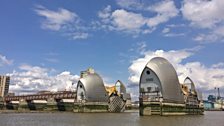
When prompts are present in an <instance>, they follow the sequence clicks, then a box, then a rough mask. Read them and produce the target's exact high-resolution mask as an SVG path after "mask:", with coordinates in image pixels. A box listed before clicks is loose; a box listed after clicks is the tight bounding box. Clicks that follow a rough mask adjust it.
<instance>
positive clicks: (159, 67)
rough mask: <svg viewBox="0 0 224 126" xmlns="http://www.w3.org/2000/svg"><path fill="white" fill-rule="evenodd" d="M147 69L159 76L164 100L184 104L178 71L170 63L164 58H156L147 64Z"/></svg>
mask: <svg viewBox="0 0 224 126" xmlns="http://www.w3.org/2000/svg"><path fill="white" fill-rule="evenodd" d="M146 67H147V68H149V69H151V70H152V71H154V72H155V74H156V75H157V76H158V78H159V80H160V83H161V86H162V96H163V99H164V100H167V101H170V102H181V103H184V96H183V95H182V93H181V87H180V83H179V80H178V77H177V73H176V70H175V69H174V67H173V66H172V64H170V63H169V61H167V60H166V59H164V58H162V57H155V58H153V59H151V60H150V61H149V62H148V63H147V64H146Z"/></svg>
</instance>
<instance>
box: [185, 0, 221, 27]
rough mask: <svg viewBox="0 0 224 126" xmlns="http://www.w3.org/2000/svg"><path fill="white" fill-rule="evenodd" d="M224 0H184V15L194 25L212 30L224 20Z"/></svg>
mask: <svg viewBox="0 0 224 126" xmlns="http://www.w3.org/2000/svg"><path fill="white" fill-rule="evenodd" d="M223 6H224V1H223V0H184V2H183V7H182V13H183V16H184V18H186V19H187V20H190V21H191V24H192V25H195V26H197V27H201V28H212V27H215V25H217V23H220V22H222V21H223V20H224V15H223V11H224V8H223Z"/></svg>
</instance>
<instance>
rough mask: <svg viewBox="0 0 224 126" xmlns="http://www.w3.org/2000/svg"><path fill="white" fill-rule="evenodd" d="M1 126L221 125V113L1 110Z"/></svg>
mask: <svg viewBox="0 0 224 126" xmlns="http://www.w3.org/2000/svg"><path fill="white" fill-rule="evenodd" d="M0 126H224V112H221V111H213V112H205V115H193V116H189V115H188V116H144V117H140V116H139V114H138V113H137V112H133V113H129V112H125V113H59V112H56V113H7V114H4V113H0Z"/></svg>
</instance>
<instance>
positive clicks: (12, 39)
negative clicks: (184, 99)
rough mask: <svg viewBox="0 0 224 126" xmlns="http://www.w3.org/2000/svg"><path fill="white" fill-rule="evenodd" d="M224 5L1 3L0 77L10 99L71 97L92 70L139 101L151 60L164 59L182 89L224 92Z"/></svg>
mask: <svg viewBox="0 0 224 126" xmlns="http://www.w3.org/2000/svg"><path fill="white" fill-rule="evenodd" d="M223 6H224V1H223V0H150V1H149V0H117V1H116V0H97V1H96V0H89V1H87V0H75V1H74V0H66V1H64V0H57V1H51V0H48V1H30V0H20V1H12V0H2V1H1V2H0V45H1V46H0V73H1V74H3V75H10V76H11V85H10V92H16V93H17V94H27V93H35V92H37V91H40V90H51V91H57V90H70V89H73V88H74V85H73V86H72V83H74V84H75V83H76V82H77V80H78V79H79V73H80V71H82V70H85V69H87V68H88V67H93V68H94V69H95V71H97V72H98V73H99V74H100V75H101V76H102V77H103V80H104V82H105V83H106V84H113V83H115V82H116V80H118V79H119V80H121V81H123V82H124V83H125V84H126V86H127V87H128V90H129V91H131V92H132V96H133V97H134V98H137V97H138V82H139V76H140V73H141V71H142V69H143V68H144V66H145V64H146V63H147V62H148V61H149V60H150V59H151V58H153V57H156V56H161V57H165V58H167V59H168V60H169V61H170V62H171V63H172V64H173V65H174V67H175V68H176V70H177V73H178V76H179V80H180V82H183V79H184V78H185V77H187V76H189V77H191V78H192V80H193V81H194V82H195V84H196V87H197V88H198V89H199V90H201V91H202V92H203V93H204V97H206V96H207V95H208V94H215V91H214V88H215V87H219V88H220V89H221V91H222V92H223V91H224V54H223V52H224V43H223V42H224V15H223V12H224V8H223Z"/></svg>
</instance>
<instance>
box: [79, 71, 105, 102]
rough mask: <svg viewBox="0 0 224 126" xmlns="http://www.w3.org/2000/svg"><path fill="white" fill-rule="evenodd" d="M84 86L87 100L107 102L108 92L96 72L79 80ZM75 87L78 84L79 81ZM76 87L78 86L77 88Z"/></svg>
mask: <svg viewBox="0 0 224 126" xmlns="http://www.w3.org/2000/svg"><path fill="white" fill-rule="evenodd" d="M79 82H81V84H82V85H83V86H84V90H85V95H86V100H87V101H89V102H108V94H107V92H106V89H105V87H104V83H103V80H102V79H101V77H100V76H99V75H98V74H96V73H91V74H89V75H87V76H85V77H83V78H81V79H80V80H79ZM79 82H78V85H77V87H78V86H79V84H80V83H79ZM77 89H78V88H77Z"/></svg>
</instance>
